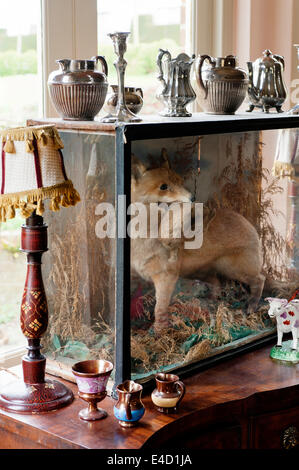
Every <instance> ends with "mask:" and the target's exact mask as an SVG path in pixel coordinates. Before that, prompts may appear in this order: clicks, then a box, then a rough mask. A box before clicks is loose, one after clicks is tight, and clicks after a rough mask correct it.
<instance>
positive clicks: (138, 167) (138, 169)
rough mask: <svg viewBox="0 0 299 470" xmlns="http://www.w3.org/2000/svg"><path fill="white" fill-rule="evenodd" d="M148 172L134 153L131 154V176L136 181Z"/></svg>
mask: <svg viewBox="0 0 299 470" xmlns="http://www.w3.org/2000/svg"><path fill="white" fill-rule="evenodd" d="M145 172H146V166H145V165H144V164H143V163H142V162H141V161H140V160H139V158H137V157H136V155H134V154H133V153H132V154H131V176H132V178H134V179H135V180H138V179H139V178H141V177H142V176H143V175H144V173H145Z"/></svg>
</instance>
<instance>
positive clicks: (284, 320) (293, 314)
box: [265, 297, 299, 350]
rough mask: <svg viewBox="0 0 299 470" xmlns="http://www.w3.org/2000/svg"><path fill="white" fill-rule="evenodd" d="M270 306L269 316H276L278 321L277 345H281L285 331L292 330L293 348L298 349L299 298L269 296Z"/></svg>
mask: <svg viewBox="0 0 299 470" xmlns="http://www.w3.org/2000/svg"><path fill="white" fill-rule="evenodd" d="M265 300H268V302H269V304H270V308H269V311H268V314H269V317H271V318H274V317H276V321H277V346H281V343H282V336H283V334H284V333H290V331H291V332H292V335H293V342H292V349H294V350H297V345H298V338H299V300H298V299H295V300H291V301H290V302H288V301H287V300H286V299H275V298H272V297H268V298H267V299H265Z"/></svg>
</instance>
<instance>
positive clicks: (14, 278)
mask: <svg viewBox="0 0 299 470" xmlns="http://www.w3.org/2000/svg"><path fill="white" fill-rule="evenodd" d="M40 17H41V13H40V0H26V2H25V1H24V0H10V1H2V2H0V103H1V106H0V127H1V128H6V127H15V126H22V125H25V124H26V119H28V118H29V117H33V116H37V115H40V114H41V104H42V99H41V97H42V80H41V73H40V67H39V63H40V54H39V51H40V47H39V37H40ZM22 222H23V220H22V219H21V218H19V217H17V218H15V219H13V220H11V221H9V222H7V223H5V224H4V223H3V224H1V223H0V282H1V292H0V354H1V355H3V353H5V352H7V351H8V350H10V349H12V348H13V349H15V348H16V347H21V346H23V345H25V343H26V341H25V338H24V337H23V335H22V332H21V329H20V320H19V317H20V305H21V299H22V292H23V288H24V281H25V273H26V257H25V255H24V254H23V253H21V252H20V251H19V247H20V240H21V230H20V227H21V224H22Z"/></svg>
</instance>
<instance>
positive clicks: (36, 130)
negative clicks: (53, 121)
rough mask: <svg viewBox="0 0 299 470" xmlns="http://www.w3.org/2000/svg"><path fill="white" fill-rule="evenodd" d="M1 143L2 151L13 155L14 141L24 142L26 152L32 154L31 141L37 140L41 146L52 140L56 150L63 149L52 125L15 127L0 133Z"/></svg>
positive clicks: (56, 131)
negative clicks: (3, 143) (2, 144)
mask: <svg viewBox="0 0 299 470" xmlns="http://www.w3.org/2000/svg"><path fill="white" fill-rule="evenodd" d="M0 137H1V141H2V142H5V145H4V151H5V152H6V153H15V146H14V141H15V140H16V141H25V142H26V152H28V153H32V152H33V150H34V147H33V139H34V138H35V139H37V140H39V141H40V142H41V144H42V145H47V143H48V139H49V138H50V139H52V140H53V143H54V147H55V148H56V149H63V142H62V140H61V138H60V135H59V133H58V130H57V129H56V127H55V126H53V125H46V126H29V127H15V128H13V129H5V130H3V131H0Z"/></svg>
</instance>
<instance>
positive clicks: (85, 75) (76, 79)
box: [48, 56, 108, 121]
mask: <svg viewBox="0 0 299 470" xmlns="http://www.w3.org/2000/svg"><path fill="white" fill-rule="evenodd" d="M56 62H57V63H58V64H59V70H54V72H52V73H51V74H50V75H49V79H48V87H49V92H50V97H51V100H52V102H53V104H54V106H55V108H56V111H57V112H58V114H59V115H60V116H61V117H62V118H63V119H72V120H76V121H81V120H82V121H83V120H93V119H94V117H95V116H96V114H98V113H99V111H100V110H101V108H102V106H103V104H104V102H105V98H106V94H107V89H108V82H107V75H108V66H107V63H106V60H105V58H104V57H103V56H95V57H92V58H91V59H88V60H77V59H60V60H56ZM98 62H100V63H101V66H102V71H100V70H97V64H98Z"/></svg>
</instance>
